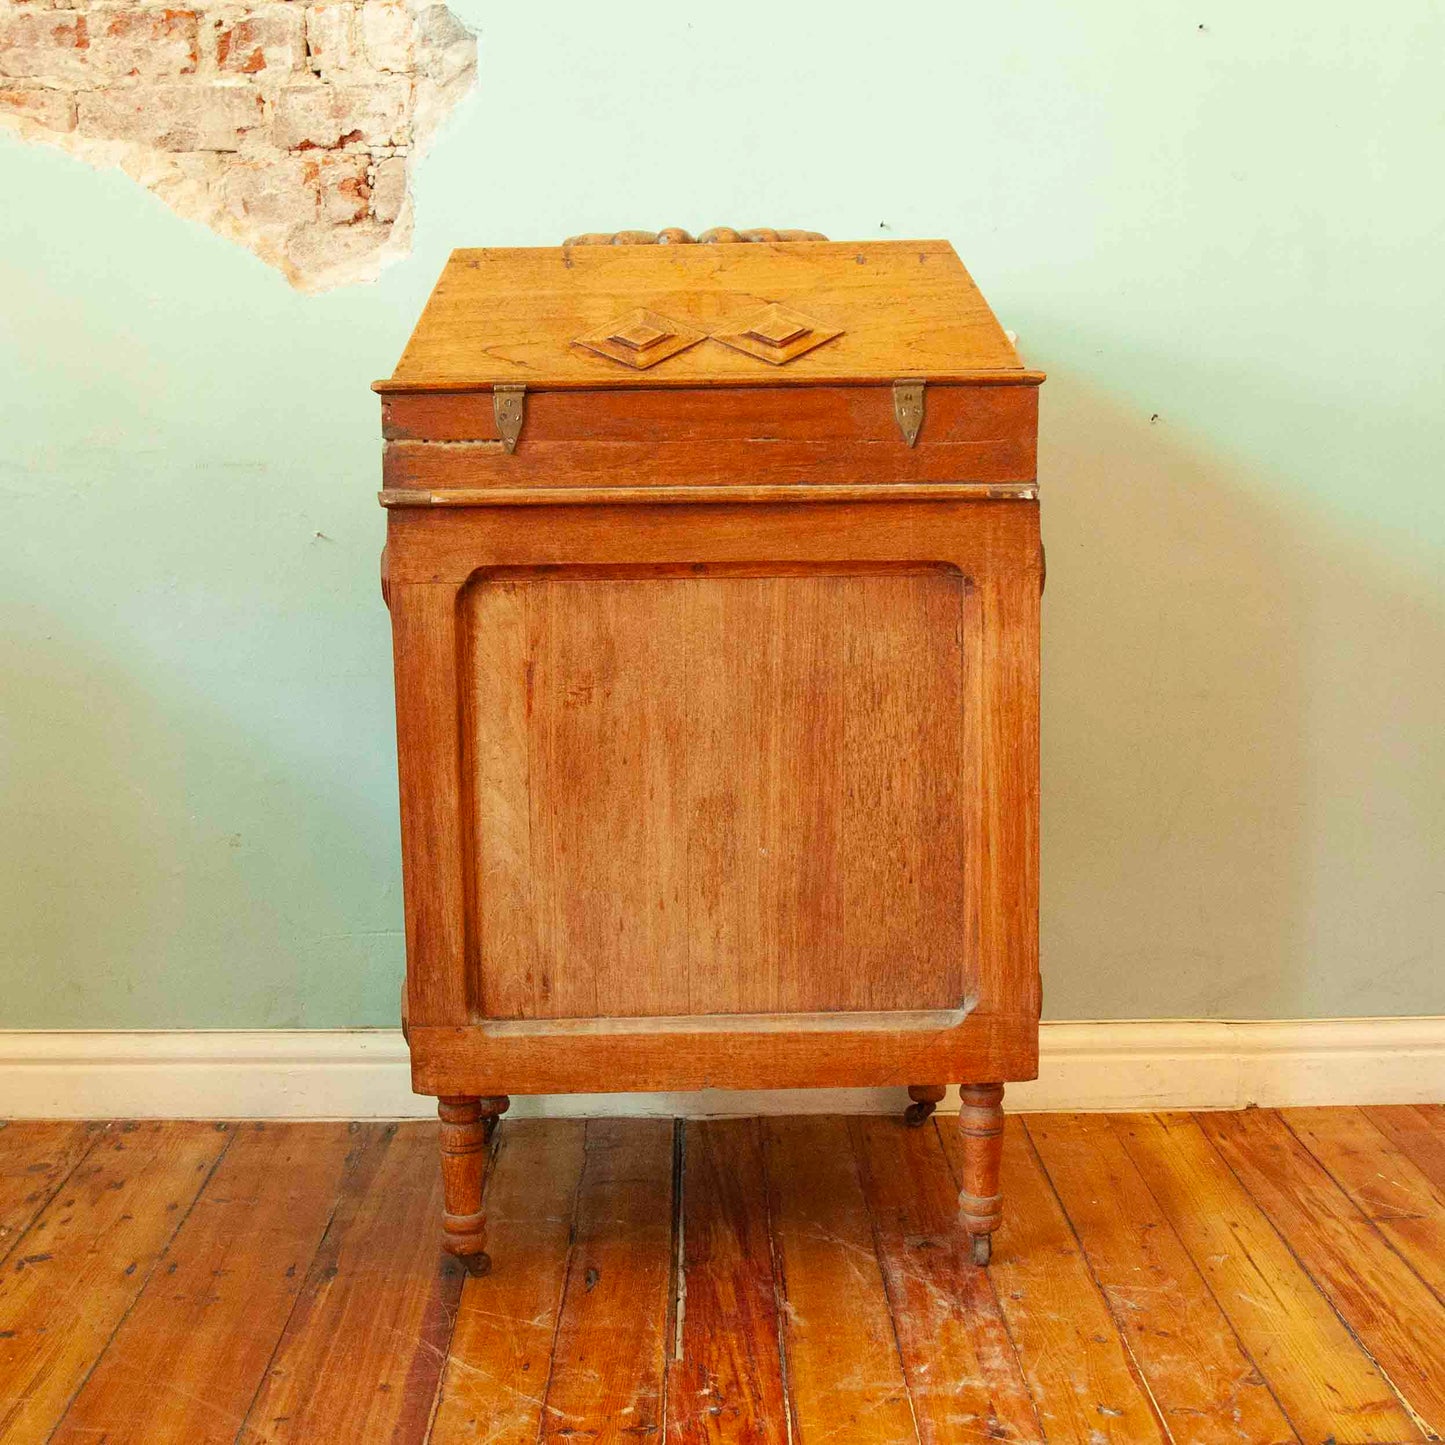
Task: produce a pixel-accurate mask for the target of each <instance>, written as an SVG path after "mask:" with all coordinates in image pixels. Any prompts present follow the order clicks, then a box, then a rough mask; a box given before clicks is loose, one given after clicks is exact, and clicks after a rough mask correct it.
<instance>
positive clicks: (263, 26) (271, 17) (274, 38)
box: [216, 5, 306, 75]
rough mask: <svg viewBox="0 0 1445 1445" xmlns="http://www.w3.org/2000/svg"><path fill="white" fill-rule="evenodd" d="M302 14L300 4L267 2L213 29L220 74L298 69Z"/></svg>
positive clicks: (303, 42) (303, 51) (302, 50)
mask: <svg viewBox="0 0 1445 1445" xmlns="http://www.w3.org/2000/svg"><path fill="white" fill-rule="evenodd" d="M305 29H306V25H305V16H304V12H303V11H302V10H301V8H300V6H295V5H267V6H265V7H263V8H261V9H259V10H253V11H251V12H250V13H249V14H247V15H245V16H243V17H242V18H241V19H239V20H237V21H235V22H234V24H230V25H226V24H222V25H221V26H220V28H219V29H218V30H217V32H216V64H217V66H218V67H219V68H220V70H221V73H222V74H223V75H262V74H275V73H277V72H283V73H285V72H290V71H294V70H299V69H300V68H301V65H302V63H303V61H304V60H305V58H306V35H305Z"/></svg>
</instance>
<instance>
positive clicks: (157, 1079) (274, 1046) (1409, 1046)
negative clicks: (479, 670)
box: [0, 1018, 1445, 1119]
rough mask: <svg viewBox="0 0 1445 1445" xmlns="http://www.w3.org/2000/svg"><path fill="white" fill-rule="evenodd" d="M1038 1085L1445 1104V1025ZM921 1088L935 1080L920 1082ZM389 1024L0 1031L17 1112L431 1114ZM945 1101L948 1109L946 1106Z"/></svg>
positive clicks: (1239, 1031)
mask: <svg viewBox="0 0 1445 1445" xmlns="http://www.w3.org/2000/svg"><path fill="white" fill-rule="evenodd" d="M1040 1050H1041V1058H1040V1062H1039V1077H1038V1079H1037V1080H1035V1081H1034V1082H1033V1083H1028V1084H1012V1085H1010V1086H1009V1089H1008V1095H1007V1099H1006V1104H1007V1106H1008V1107H1009V1108H1011V1109H1014V1110H1019V1111H1029V1112H1034V1111H1039V1110H1046V1109H1119V1110H1126V1109H1237V1108H1243V1107H1245V1106H1246V1105H1248V1104H1260V1105H1265V1106H1271V1107H1282V1106H1286V1105H1306V1104H1417V1103H1433V1102H1441V1101H1445V1018H1388V1019H1313V1020H1295V1021H1280V1022H1269V1021H1257V1022H1249V1023H1222V1022H1215V1021H1212V1020H1153V1019H1140V1020H1129V1021H1120V1022H1113V1023H1045V1024H1044V1025H1043V1028H1042V1035H1041V1045H1040ZM919 1082H921V1083H922V1082H928V1081H927V1080H920V1081H919ZM902 1098H903V1095H902V1091H901V1090H898V1089H816V1090H801V1091H791V1092H771V1093H768V1092H758V1093H726V1092H723V1091H720V1090H708V1091H704V1092H702V1093H696V1094H575V1095H566V1096H556V1097H547V1098H528V1099H517V1100H515V1101H514V1105H513V1111H514V1114H516V1115H520V1116H524V1117H525V1116H536V1115H554V1116H555V1115H591V1114H613V1115H617V1114H685V1115H689V1116H694V1117H705V1116H707V1115H718V1114H752V1113H771V1114H779V1113H825V1112H826V1113H831V1112H847V1113H888V1112H891V1111H893V1110H896V1109H899V1108H901V1107H902V1103H901V1100H902ZM434 1107H435V1106H434V1105H433V1103H432V1101H431V1100H430V1099H427V1098H420V1097H418V1096H417V1095H415V1094H413V1093H412V1092H411V1086H410V1078H409V1074H408V1069H407V1053H406V1045H405V1043H403V1041H402V1037H401V1035H400V1034H399V1033H396V1032H393V1031H390V1030H379V1029H378V1030H356V1031H352V1030H345V1029H337V1030H312V1031H303V1030H284V1029H275V1030H255V1031H249V1032H241V1031H236V1032H231V1031H225V1030H217V1031H209V1030H206V1031H201V1030H197V1031H172V1032H154V1033H122V1032H115V1033H105V1032H74V1033H42V1032H28V1031H15V1032H0V1115H4V1116H6V1117H9V1118H49V1119H76V1118H83V1119H112V1118H193V1119H194V1118H201V1119H378V1118H391V1119H398V1118H414V1117H430V1116H431V1115H432V1112H433V1109H434ZM945 1107H946V1106H945Z"/></svg>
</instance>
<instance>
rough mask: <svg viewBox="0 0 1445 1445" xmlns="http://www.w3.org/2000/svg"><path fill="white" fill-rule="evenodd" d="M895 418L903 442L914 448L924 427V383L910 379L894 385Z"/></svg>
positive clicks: (896, 382)
mask: <svg viewBox="0 0 1445 1445" xmlns="http://www.w3.org/2000/svg"><path fill="white" fill-rule="evenodd" d="M893 418H894V420H895V421H896V422H897V423H898V430H899V431H901V432H902V433H903V440H904V441H905V442H906V443H907V444H908V445H909V446H912V445H913V443H914V442H916V441H917V440H918V433H919V430H920V428H921V427H922V426H923V382H921V381H919V380H917V379H916V378H913V377H909V378H907V379H906V380H903V381H895V382H894V383H893Z"/></svg>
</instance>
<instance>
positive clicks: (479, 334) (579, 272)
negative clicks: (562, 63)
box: [377, 241, 1039, 393]
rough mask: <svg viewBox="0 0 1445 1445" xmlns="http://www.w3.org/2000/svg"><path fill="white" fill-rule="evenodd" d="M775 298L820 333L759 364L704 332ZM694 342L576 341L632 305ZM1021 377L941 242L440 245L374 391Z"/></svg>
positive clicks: (999, 331)
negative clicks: (621, 347)
mask: <svg viewBox="0 0 1445 1445" xmlns="http://www.w3.org/2000/svg"><path fill="white" fill-rule="evenodd" d="M774 302H781V303H783V304H785V305H786V306H788V307H789V308H790V309H791V310H793V311H796V312H799V313H803V314H805V315H806V316H807V318H808V319H809V321H810V322H812V323H813V324H814V325H815V327H816V328H817V329H819V330H822V329H824V328H826V329H828V330H837V331H839V332H840V333H841V334H840V335H838V336H837V337H835V338H834V339H832V340H830V341H828V342H826V343H825V344H824V345H821V346H818V347H816V348H815V349H813V350H810V351H808V352H807V353H806V354H804V355H802V356H798V357H796V358H795V359H793V360H791V361H788V362H787V363H786V365H783V366H776V367H775V366H771V365H769V364H768V362H767V361H764V360H760V359H759V358H758V357H756V356H751V355H748V354H746V353H744V352H741V351H738V350H735V349H733V348H732V347H730V346H726V345H723V344H722V343H720V342H718V341H716V340H713V339H712V338H713V336H714V335H716V334H718V333H722V332H727V331H729V330H731V329H732V328H733V327H734V326H735V325H736V324H737V323H739V322H743V323H746V322H747V321H748V320H749V319H751V318H753V317H755V316H756V315H757V314H758V313H759V312H760V311H761V310H763V309H764V308H765V307H767V306H769V305H771V304H772V303H774ZM639 307H642V308H646V309H647V310H649V311H651V312H653V313H656V314H659V315H660V316H661V317H662V318H664V320H671V321H673V322H676V323H680V325H681V326H683V327H689V328H691V329H692V330H693V331H697V332H701V333H703V334H704V336H705V337H706V338H707V339H705V340H703V341H701V342H699V343H698V344H697V345H694V346H690V347H688V349H687V350H685V351H681V352H679V353H677V354H676V355H672V356H669V357H668V358H667V359H666V360H663V361H660V362H659V363H658V364H656V365H655V366H650V367H648V368H647V370H645V371H638V370H634V369H633V368H632V367H630V366H626V365H623V364H621V363H619V362H617V361H615V360H612V359H610V358H608V357H606V356H599V355H598V354H597V353H596V352H595V351H592V350H589V349H588V348H586V347H584V346H581V345H576V344H574V343H576V342H578V341H579V340H580V339H581V338H582V337H585V336H588V335H590V334H591V333H593V332H597V331H599V330H600V329H602V328H604V327H607V326H609V325H612V324H614V323H617V322H621V321H623V320H624V319H625V318H628V317H629V316H631V315H632V314H633V313H635V312H636V310H637V309H638V308H639ZM976 372H1014V373H1015V374H1016V375H1017V376H1018V378H1019V380H1020V381H1024V382H1027V381H1030V380H1031V381H1034V382H1036V381H1037V380H1038V379H1039V378H1038V376H1037V374H1032V375H1031V374H1029V373H1025V372H1024V369H1023V367H1022V365H1021V364H1020V362H1019V358H1018V354H1017V353H1016V352H1015V351H1014V349H1013V346H1012V344H1011V343H1010V342H1009V339H1008V337H1007V336H1006V335H1005V334H1004V331H1003V328H1002V327H1001V326H1000V325H999V323H998V321H997V320H996V319H995V318H994V315H993V312H992V311H990V310H989V308H988V303H987V302H986V301H985V300H984V299H983V297H982V296H980V295H979V293H978V288H977V287H976V286H975V285H974V284H973V281H972V279H971V278H970V277H969V274H968V272H967V271H965V270H964V268H963V263H962V262H961V261H960V260H959V259H958V257H957V256H956V255H955V254H954V251H953V248H952V247H951V246H950V245H949V244H948V243H947V242H946V241H870V242H826V241H823V242H789V243H786V244H780V245H770V244H767V243H758V244H753V245H748V246H570V247H564V246H546V247H540V246H539V247H528V248H521V247H513V248H489V249H481V250H463V251H454V252H453V253H452V256H451V259H450V260H449V261H448V262H447V265H446V269H445V270H444V271H443V272H442V275H441V278H440V280H438V282H437V285H436V289H435V290H434V291H433V292H432V294H431V297H430V299H429V300H428V301H427V304H426V309H425V310H424V311H423V312H422V315H421V319H420V320H419V321H418V322H417V326H416V330H415V331H414V332H413V333H412V337H411V340H410V341H409V342H408V343H407V347H406V350H405V351H404V352H403V354H402V357H401V360H400V361H399V362H398V363H397V366H396V370H395V372H394V373H393V374H392V376H391V378H390V379H389V380H387V381H384V382H378V383H377V390H378V391H381V392H383V393H394V392H401V391H439V390H459V389H461V390H464V389H466V388H468V387H478V386H492V385H495V384H497V383H518V382H520V383H524V384H525V385H527V386H529V387H538V388H548V389H557V388H566V387H592V388H595V387H606V386H623V387H634V388H635V387H639V386H698V385H699V384H709V383H710V384H713V385H717V384H722V385H742V386H748V385H753V386H757V385H760V384H783V385H799V384H814V385H816V384H819V383H828V382H867V381H891V380H892V379H893V378H895V377H900V376H904V377H906V376H924V377H929V378H932V379H936V380H943V379H945V378H965V379H966V378H967V377H968V376H970V375H971V374H973V373H976Z"/></svg>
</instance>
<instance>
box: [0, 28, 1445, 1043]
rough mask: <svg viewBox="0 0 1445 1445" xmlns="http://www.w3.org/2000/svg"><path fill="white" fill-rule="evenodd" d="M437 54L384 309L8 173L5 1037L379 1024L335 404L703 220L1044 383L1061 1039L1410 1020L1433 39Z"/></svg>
mask: <svg viewBox="0 0 1445 1445" xmlns="http://www.w3.org/2000/svg"><path fill="white" fill-rule="evenodd" d="M455 8H456V9H457V10H458V11H459V13H461V14H463V15H464V16H465V17H466V18H467V19H468V20H469V21H471V22H472V23H475V24H476V25H478V27H479V28H480V31H481V39H482V61H481V80H480V84H479V87H478V90H477V92H476V93H475V94H474V96H473V97H472V99H471V100H470V101H468V102H467V103H466V104H465V105H464V106H463V107H462V109H461V110H460V111H459V112H458V113H457V114H456V115H455V116H454V117H453V120H452V123H451V124H450V126H449V128H448V129H447V130H446V131H445V132H444V134H443V136H442V138H441V141H440V143H439V145H438V147H437V149H436V151H435V152H434V153H433V155H432V156H431V158H430V159H429V161H428V162H427V163H426V164H425V166H424V167H423V169H422V172H421V181H420V189H419V195H418V200H419V227H418V241H417V248H416V252H415V254H414V255H413V256H412V257H411V258H410V259H409V260H408V261H406V262H404V263H402V264H400V265H398V266H396V267H395V268H393V269H392V270H391V271H389V272H388V273H387V274H386V276H385V277H384V278H383V280H382V281H381V282H380V283H379V284H377V285H374V286H368V287H362V288H359V289H351V290H347V291H343V292H340V293H335V294H331V295H327V296H322V297H317V298H307V297H303V296H299V295H297V294H295V293H293V292H292V291H290V290H289V289H288V288H287V287H286V285H285V284H284V283H283V282H282V281H281V280H280V278H279V277H278V276H276V275H275V274H273V273H271V272H269V271H267V270H265V269H264V268H263V267H262V266H261V265H260V264H259V263H258V262H256V261H255V260H254V259H252V258H251V257H250V256H249V255H247V254H245V253H244V252H242V251H240V250H239V249H236V248H234V247H232V246H230V245H229V244H227V243H226V242H224V241H221V240H219V239H218V238H216V237H215V236H213V235H211V234H210V233H208V232H206V231H204V230H202V229H200V228H199V227H196V226H194V225H191V224H188V223H185V222H182V221H179V220H177V219H176V218H175V217H174V216H172V215H171V214H170V213H169V212H168V211H166V210H165V209H164V208H163V207H162V206H161V205H160V204H159V203H158V202H157V201H155V200H154V199H152V198H151V197H150V196H148V195H146V194H145V193H143V192H142V191H141V190H139V189H138V188H136V187H135V186H133V185H132V184H131V183H130V182H129V181H127V180H125V179H124V178H123V177H121V176H120V175H119V174H116V173H96V172H93V171H90V170H88V169H87V168H86V167H84V166H82V165H80V164H78V163H76V162H74V161H72V160H70V159H68V158H67V157H65V156H63V155H61V154H59V153H53V152H48V151H45V150H43V149H40V148H33V147H28V146H23V145H21V144H19V143H18V142H16V141H13V140H10V139H4V140H0V176H3V180H4V195H5V204H4V208H3V211H0V328H3V336H0V422H3V425H0V504H3V515H0V726H3V735H0V736H3V742H0V747H3V752H0V880H3V881H0V1026H7V1027H66V1028H69V1027H94V1028H111V1027H145V1026H152V1027H153V1026H229V1027H257V1026H264V1025H281V1026H288V1025H289V1026H295V1025H303V1026H329V1025H348V1024H387V1023H390V1022H392V1021H393V1020H394V1017H395V1007H396V996H397V988H398V980H399V977H400V969H401V953H402V950H401V939H400V933H399V928H400V915H401V903H400V896H399V876H398V863H397V826H396V818H395V813H396V800H395V776H394V771H393V762H392V757H393V753H392V747H393V738H392V723H391V714H390V708H391V681H390V671H389V668H390V661H389V642H388V635H387V628H386V616H385V613H384V611H383V609H382V605H381V601H380V598H379V596H378V593H377V585H376V558H377V551H378V548H379V546H380V543H381V535H382V515H381V513H380V511H379V510H378V508H377V507H376V505H375V501H374V493H375V490H376V487H377V483H378V445H377V407H376V403H375V399H374V398H373V397H372V396H371V394H370V393H369V392H368V390H367V386H368V383H369V382H370V381H371V380H372V379H373V378H374V377H376V376H379V375H383V374H385V373H386V372H387V371H389V370H390V367H391V364H392V362H393V360H394V359H395V357H396V355H397V353H398V352H399V350H400V348H401V345H402V343H403V341H404V340H405V337H406V334H407V331H408V329H409V326H410V322H411V320H412V319H413V318H414V316H415V314H416V312H417V310H418V309H419V307H420V305H421V303H422V300H423V298H424V296H425V294H426V292H427V290H428V289H429V287H430V285H431V283H432V281H433V279H434V278H435V276H436V274H437V272H438V270H439V269H440V267H441V264H442V261H443V258H444V256H445V254H446V252H447V250H448V249H449V248H450V247H451V246H452V245H457V244H471V245H475V244H486V243H498V244H543V243H551V242H555V241H557V240H559V239H560V238H561V237H562V236H563V235H565V234H567V233H569V232H572V231H575V230H582V229H614V228H621V227H627V226H639V225H641V226H650V227H655V226H661V225H668V224H681V225H687V226H690V227H694V228H702V227H705V226H707V225H710V224H715V223H719V222H725V223H729V224H742V225H747V224H771V225H800V226H810V227H816V228H818V229H820V230H823V231H825V232H827V233H828V234H830V235H832V236H835V237H848V238H852V237H869V236H898V237H905V236H946V237H948V238H949V239H950V240H952V241H953V243H954V245H955V246H956V247H957V249H958V251H959V252H960V254H961V255H962V256H963V257H964V259H965V261H966V263H967V264H968V265H969V266H970V268H971V269H972V270H973V272H974V274H975V276H976V277H977V279H978V280H979V282H980V284H981V285H982V287H983V289H984V291H985V292H986V294H987V295H988V296H989V297H990V299H991V300H992V302H993V303H994V306H995V308H996V309H997V311H998V312H999V314H1000V316H1001V317H1002V318H1003V321H1004V324H1005V325H1007V326H1010V327H1012V328H1014V329H1016V330H1017V331H1018V332H1019V333H1020V335H1021V342H1022V346H1023V348H1024V351H1025V354H1026V356H1027V358H1028V360H1029V361H1030V362H1031V363H1032V364H1035V365H1038V366H1041V367H1043V368H1045V369H1046V370H1048V371H1049V373H1050V374H1051V380H1050V381H1049V383H1048V385H1047V387H1046V389H1045V391H1044V396H1043V402H1044V423H1043V425H1044V432H1043V445H1042V457H1041V474H1042V479H1043V484H1044V495H1045V532H1046V537H1047V542H1048V548H1049V592H1048V597H1047V599H1046V635H1045V646H1046V703H1045V718H1044V723H1045V728H1044V747H1045V758H1044V806H1045V832H1044V870H1045V872H1044V879H1045V886H1044V969H1045V978H1046V1006H1047V1012H1048V1013H1049V1014H1050V1015H1051V1016H1053V1017H1060V1018H1073V1017H1128V1016H1157V1015H1171V1016H1178V1015H1211V1016H1245V1017H1251V1016H1292V1015H1336V1014H1371V1013H1379V1014H1391V1013H1445V969H1442V967H1441V962H1442V959H1441V942H1440V940H1441V939H1442V937H1445V917H1442V914H1445V881H1442V880H1445V857H1442V852H1445V849H1442V843H1445V804H1442V799H1445V783H1442V779H1445V706H1442V704H1445V584H1442V576H1445V569H1442V542H1445V501H1442V498H1445V279H1442V278H1445V186H1442V185H1441V184H1440V174H1439V173H1440V158H1441V156H1442V154H1445V114H1442V110H1441V106H1440V98H1439V97H1440V72H1439V57H1440V55H1441V53H1442V48H1445V9H1442V8H1441V7H1440V6H1439V5H1438V3H1436V0H1399V3H1396V4H1393V5H1390V6H1387V7H1378V6H1376V7H1369V6H1364V7H1362V6H1358V5H1346V4H1343V3H1330V4H1325V5H1320V4H1306V3H1303V0H1289V3H1279V4H1275V5H1270V6H1258V5H1254V4H1248V3H1244V0H1238V3H1232V4H1217V3H1204V4H1199V5H1196V6H1194V7H1192V8H1186V7H1181V6H1178V5H1145V4H1133V5H1126V4H1121V3H1113V4H1095V5H1080V4H1069V3H1062V0H1055V3H1044V0H1035V3H1032V4H1029V5H1022V4H1010V3H1003V4H994V5H989V6H982V5H967V6H965V5H958V4H951V3H950V4H944V3H937V4H928V3H921V0H920V3H914V4H910V5H906V6H897V7H894V8H893V9H891V10H890V9H888V8H886V7H885V8H883V9H879V8H878V7H870V8H867V9H854V8H852V7H841V6H825V5H821V4H812V5H794V6H785V5H780V4H776V3H775V4H766V5H764V4H758V3H739V0H730V3H729V4H727V5H717V6H709V7H699V6H684V5H675V4H660V3H656V4H646V5H643V4H630V5H620V6H603V5H597V4H581V3H569V4H562V5H557V4H554V5H549V6H500V5H496V6H494V5H484V4H482V3H480V0H471V3H460V0H459V3H457V4H456V5H455Z"/></svg>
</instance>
